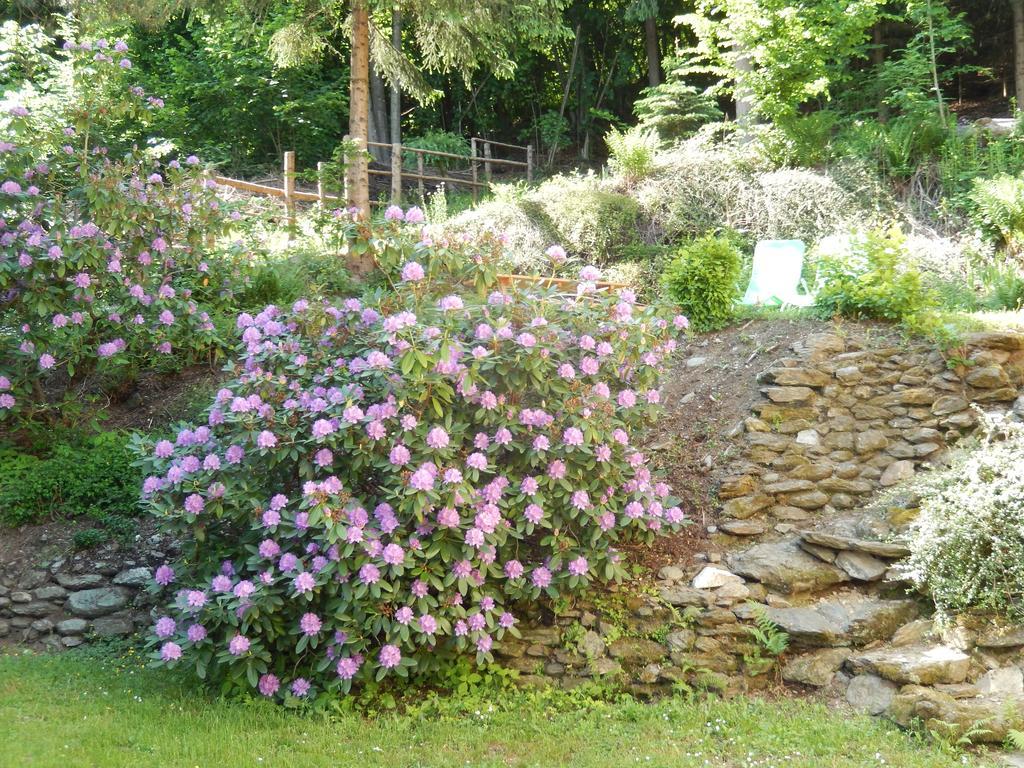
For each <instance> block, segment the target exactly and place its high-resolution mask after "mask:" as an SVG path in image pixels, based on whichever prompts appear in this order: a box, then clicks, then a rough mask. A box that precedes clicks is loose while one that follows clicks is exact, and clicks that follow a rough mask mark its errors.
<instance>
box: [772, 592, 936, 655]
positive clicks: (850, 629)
mask: <svg viewBox="0 0 1024 768" xmlns="http://www.w3.org/2000/svg"><path fill="white" fill-rule="evenodd" d="M767 615H768V618H769V619H771V620H772V621H773V622H775V623H776V624H777V625H778V626H779V628H780V629H782V630H783V631H785V632H786V633H788V634H789V635H790V638H791V640H792V642H793V645H794V646H797V647H799V646H805V647H807V646H809V647H820V646H847V645H862V644H864V643H868V642H871V641H874V640H884V639H887V638H889V637H891V636H892V634H893V632H895V631H896V629H897V628H898V627H899V626H901V625H902V624H905V623H906V622H907V621H908V620H910V619H912V618H914V616H916V615H917V606H916V605H915V604H914V602H913V601H911V600H882V599H878V598H873V597H867V596H864V595H859V594H849V595H839V596H837V597H834V598H829V599H826V600H821V601H819V602H817V603H814V604H812V605H809V606H799V607H771V608H769V609H768V611H767Z"/></svg>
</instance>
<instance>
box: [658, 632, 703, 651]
mask: <svg viewBox="0 0 1024 768" xmlns="http://www.w3.org/2000/svg"><path fill="white" fill-rule="evenodd" d="M696 639H697V635H696V634H695V633H694V631H693V630H692V629H679V630H676V631H675V632H670V633H669V634H668V636H667V637H666V638H665V645H666V646H667V647H668V650H669V652H670V653H686V652H687V651H689V650H690V649H691V648H692V647H693V642H694V640H696Z"/></svg>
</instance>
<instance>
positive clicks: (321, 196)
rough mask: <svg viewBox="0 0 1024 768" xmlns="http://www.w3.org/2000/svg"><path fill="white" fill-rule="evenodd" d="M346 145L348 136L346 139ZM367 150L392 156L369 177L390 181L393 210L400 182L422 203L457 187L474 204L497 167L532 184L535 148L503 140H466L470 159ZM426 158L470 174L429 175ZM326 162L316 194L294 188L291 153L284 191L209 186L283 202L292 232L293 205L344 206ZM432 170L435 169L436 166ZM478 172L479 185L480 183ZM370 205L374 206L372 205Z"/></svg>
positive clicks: (236, 184)
mask: <svg viewBox="0 0 1024 768" xmlns="http://www.w3.org/2000/svg"><path fill="white" fill-rule="evenodd" d="M345 138H346V140H347V139H348V137H347V136H346V137H345ZM367 146H369V147H377V148H381V149H387V150H388V153H389V155H390V168H389V169H387V170H385V169H381V168H370V169H369V173H370V175H371V176H384V177H387V178H389V179H390V181H391V200H390V204H391V205H399V204H401V201H402V182H403V180H412V181H415V182H416V185H417V189H418V191H419V195H420V199H421V200H422V199H424V198H425V194H426V188H425V183H426V182H431V183H436V184H451V185H456V186H464V187H469V189H470V190H471V191H472V193H473V202H474V203H475V202H476V201H477V200H478V198H479V190H481V189H486V188H487V187H488V185H489V184H490V183H491V174H492V172H493V169H494V168H495V167H507V168H514V169H522V171H523V172H524V173H525V174H526V180H527V181H533V170H534V157H533V146H532V145H530V146H525V147H523V146H519V145H517V144H505V143H504V142H501V141H492V140H491V139H481V138H475V137H474V138H472V139H470V141H469V147H470V154H469V155H468V156H467V155H459V154H455V153H452V152H441V151H438V150H434V149H421V148H419V147H408V146H403V145H401V144H385V143H381V142H377V141H371V142H367ZM493 147H502V148H504V149H508V150H514V151H521V152H523V153H524V158H525V159H524V160H507V159H505V158H499V157H494V152H493V149H492V148H493ZM407 153H412V154H413V155H414V156H415V158H416V171H415V172H411V171H407V170H405V168H404V167H403V159H404V157H405V155H406V154H407ZM430 158H442V159H443V161H444V162H443V163H442V165H443V164H447V163H448V161H450V160H457V161H460V162H464V163H468V164H469V169H468V175H469V177H468V178H466V177H464V176H458V175H452V174H450V173H449V172H447V171H445V170H438V171H436V172H434V173H430V172H429V171H430V170H431V163H430ZM325 167H326V164H325V163H317V191H316V192H304V191H302V190H298V189H296V188H295V153H294V152H292V151H288V152H285V153H284V160H283V163H282V168H281V176H282V179H283V182H282V186H280V187H272V186H269V185H267V184H257V183H255V182H251V181H243V180H242V179H232V178H230V177H228V176H214V177H213V181H214V182H216V183H217V184H220V185H221V186H225V187H231V188H232V189H237V190H240V191H242V192H249V193H251V194H254V195H264V196H267V197H279V198H282V199H283V200H284V209H285V219H286V220H287V224H288V230H289V232H290V231H291V230H293V229H294V227H295V204H296V203H297V202H312V203H320V204H321V205H323V204H325V203H327V202H329V201H331V202H339V203H344V202H345V201H346V200H347V199H348V190H347V189H344V190H343V192H342V194H341V195H330V194H327V192H326V191H325V190H324V169H325ZM435 167H436V164H435ZM481 170H482V172H483V176H482V178H483V180H482V181H481ZM371 204H372V205H378V204H379V203H378V202H377V201H372V202H371Z"/></svg>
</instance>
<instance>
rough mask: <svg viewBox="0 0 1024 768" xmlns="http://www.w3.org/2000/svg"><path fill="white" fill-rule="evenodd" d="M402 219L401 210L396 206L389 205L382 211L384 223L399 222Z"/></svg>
mask: <svg viewBox="0 0 1024 768" xmlns="http://www.w3.org/2000/svg"><path fill="white" fill-rule="evenodd" d="M403 218H404V216H403V215H402V209H401V207H400V206H397V205H389V206H388V207H387V210H386V211H384V221H401V220H402V219H403Z"/></svg>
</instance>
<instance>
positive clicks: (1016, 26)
mask: <svg viewBox="0 0 1024 768" xmlns="http://www.w3.org/2000/svg"><path fill="white" fill-rule="evenodd" d="M1010 7H1011V8H1012V9H1013V82H1014V91H1015V93H1016V96H1017V111H1018V112H1019V111H1020V110H1022V109H1024V0H1010Z"/></svg>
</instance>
